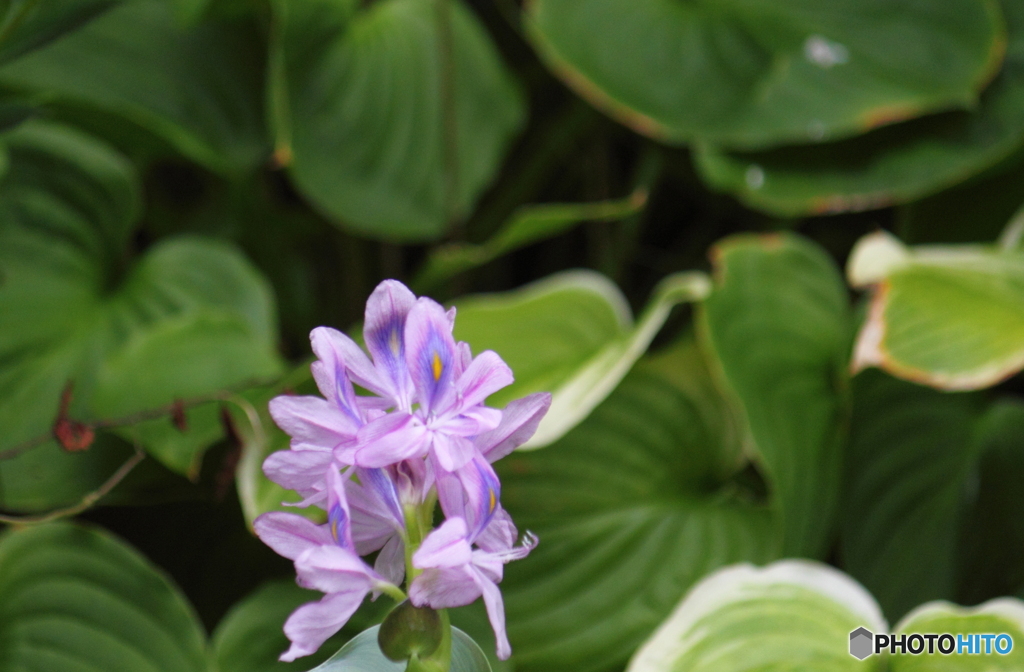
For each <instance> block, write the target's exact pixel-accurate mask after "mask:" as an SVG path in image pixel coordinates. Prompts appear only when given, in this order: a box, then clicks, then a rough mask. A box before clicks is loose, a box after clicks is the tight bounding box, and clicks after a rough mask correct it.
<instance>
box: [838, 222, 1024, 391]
mask: <svg viewBox="0 0 1024 672" xmlns="http://www.w3.org/2000/svg"><path fill="white" fill-rule="evenodd" d="M847 275H848V276H849V279H850V284H852V285H854V286H856V287H863V286H868V285H870V286H873V288H874V289H873V292H872V299H871V307H870V310H869V315H868V319H867V321H866V322H865V323H864V325H863V327H861V330H860V334H859V335H858V337H857V346H856V351H855V353H854V360H853V367H854V369H855V370H859V369H862V368H864V367H868V366H878V367H881V368H883V369H884V370H886V371H888V372H889V373H891V374H893V375H895V376H898V377H900V378H904V379H907V380H912V381H915V382H918V383H922V384H925V385H931V386H932V387H937V388H940V389H944V390H972V389H980V388H985V387H989V386H991V385H994V384H996V383H998V382H999V381H1000V380H1002V379H1004V378H1007V377H1009V376H1011V375H1013V374H1014V373H1016V372H1017V371H1020V370H1021V368H1024V311H1022V310H1021V308H1022V306H1024V253H1021V252H1020V251H1016V250H1001V249H998V248H994V247H989V246H980V245H963V246H952V245H949V246H931V247H918V248H910V249H908V248H906V247H905V246H904V245H903V244H902V243H900V242H899V241H898V240H897V239H896V238H894V237H893V236H891V235H890V234H887V233H884V232H878V233H874V234H870V235H868V236H865V237H864V238H862V239H861V240H860V241H859V242H858V244H857V245H856V247H855V248H854V250H853V252H852V253H851V254H850V261H849V263H848V266H847Z"/></svg>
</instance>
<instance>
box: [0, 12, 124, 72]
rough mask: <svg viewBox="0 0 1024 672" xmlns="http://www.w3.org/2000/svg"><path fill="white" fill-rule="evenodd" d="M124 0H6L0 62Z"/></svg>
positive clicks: (0, 14)
mask: <svg viewBox="0 0 1024 672" xmlns="http://www.w3.org/2000/svg"><path fill="white" fill-rule="evenodd" d="M118 2H120V0H49V1H48V2H40V1H39V0H6V1H5V2H3V3H2V4H0V63H6V62H7V61H11V60H13V59H15V58H17V57H18V56H21V55H22V54H24V53H26V52H28V51H31V50H33V49H35V48H37V47H40V46H43V45H45V44H46V43H47V42H50V41H51V40H54V39H56V38H58V37H60V36H61V35H63V34H64V33H67V32H70V31H73V30H75V29H76V28H78V27H79V26H81V25H82V24H84V23H87V22H88V21H90V20H91V19H93V18H94V17H96V16H97V15H99V14H102V13H103V12H104V11H105V10H107V9H109V8H111V7H113V6H114V5H116V4H117V3H118Z"/></svg>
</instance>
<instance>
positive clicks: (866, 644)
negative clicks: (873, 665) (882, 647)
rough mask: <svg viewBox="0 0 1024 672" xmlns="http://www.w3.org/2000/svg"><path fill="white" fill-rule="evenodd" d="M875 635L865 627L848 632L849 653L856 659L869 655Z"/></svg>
mask: <svg viewBox="0 0 1024 672" xmlns="http://www.w3.org/2000/svg"><path fill="white" fill-rule="evenodd" d="M874 639H875V636H874V635H873V634H871V631H870V630H868V629H867V628H857V629H856V630H854V631H853V632H851V633H850V655H851V656H853V657H854V658H856V659H857V660H864V659H865V658H867V657H868V656H870V655H871V654H872V653H873V651H872V649H873V648H874V646H873V644H874Z"/></svg>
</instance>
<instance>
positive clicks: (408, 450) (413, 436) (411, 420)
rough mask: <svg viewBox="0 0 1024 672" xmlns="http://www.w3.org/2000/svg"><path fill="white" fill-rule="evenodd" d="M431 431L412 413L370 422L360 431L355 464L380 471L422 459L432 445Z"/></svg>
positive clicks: (398, 413) (395, 414) (399, 413)
mask: <svg viewBox="0 0 1024 672" xmlns="http://www.w3.org/2000/svg"><path fill="white" fill-rule="evenodd" d="M426 439H427V428H426V427H424V426H423V423H422V422H420V420H419V419H418V418H416V417H415V416H413V415H410V414H408V413H401V412H395V413H391V414H389V415H385V416H383V417H380V418H377V419H376V420H373V421H372V422H369V423H367V424H366V425H364V426H363V427H362V429H360V430H359V434H358V441H359V446H360V447H359V448H358V449H357V450H356V454H355V463H356V464H357V465H359V466H360V467H366V468H370V469H377V468H380V467H387V466H389V465H392V464H395V463H396V462H401V461H402V460H407V459H409V458H411V457H420V456H422V455H423V454H424V453H425V452H426V451H427V447H428V444H427V442H426Z"/></svg>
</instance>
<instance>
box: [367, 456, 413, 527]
mask: <svg viewBox="0 0 1024 672" xmlns="http://www.w3.org/2000/svg"><path fill="white" fill-rule="evenodd" d="M359 480H360V481H362V483H363V484H364V485H365V486H367V487H369V488H370V489H371V490H373V492H374V494H376V495H377V497H379V498H380V499H381V501H383V502H384V504H385V505H386V506H387V507H388V511H390V512H391V515H392V516H394V518H395V522H397V523H398V524H399V525H400V526H404V524H405V521H404V516H403V515H402V505H401V503H400V502H399V501H398V492H397V491H396V490H395V484H394V482H392V480H391V477H390V476H389V475H388V472H387V471H385V470H384V469H360V470H359Z"/></svg>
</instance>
